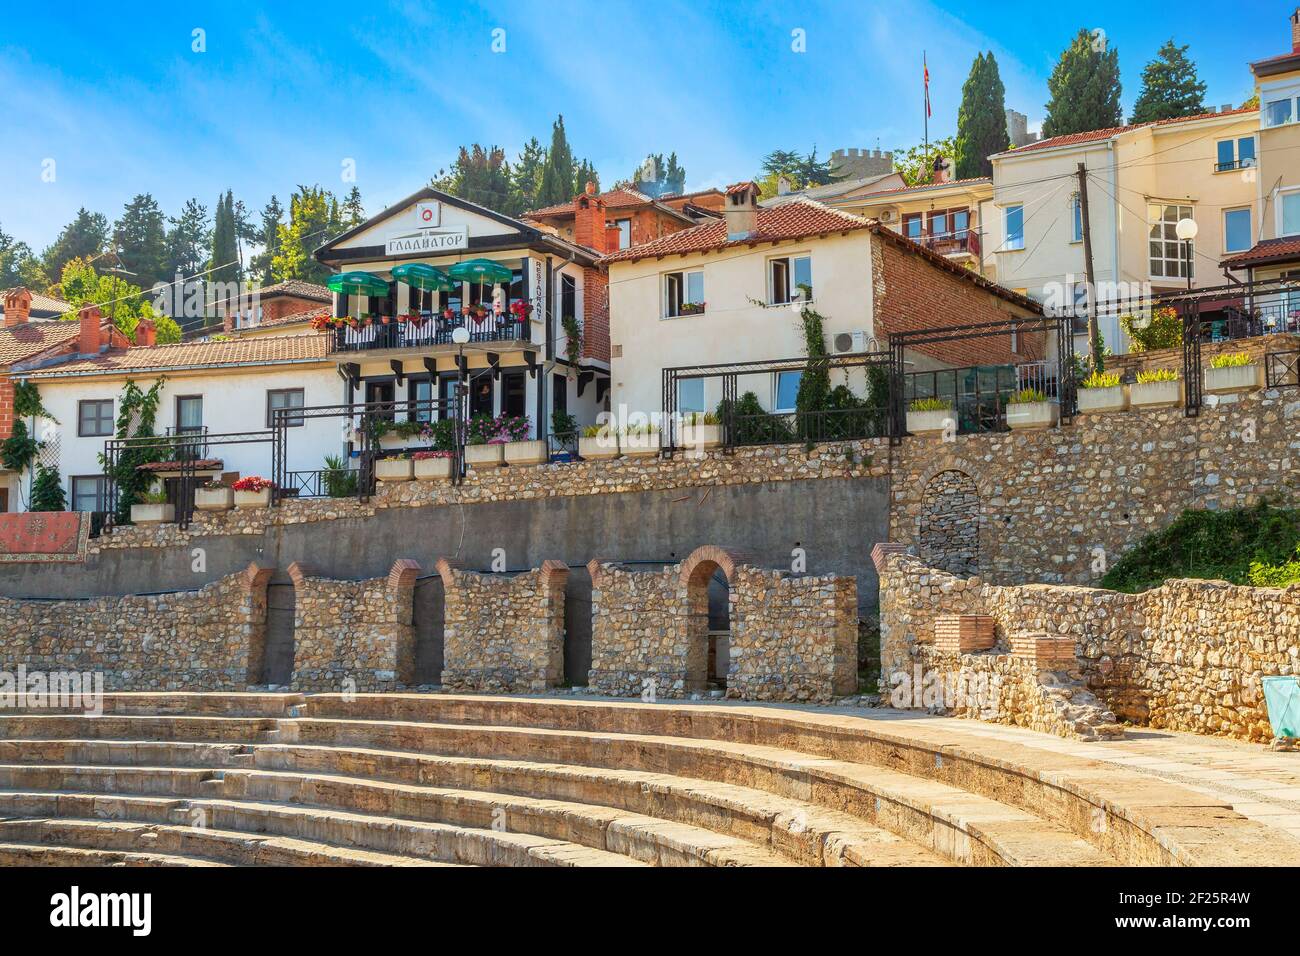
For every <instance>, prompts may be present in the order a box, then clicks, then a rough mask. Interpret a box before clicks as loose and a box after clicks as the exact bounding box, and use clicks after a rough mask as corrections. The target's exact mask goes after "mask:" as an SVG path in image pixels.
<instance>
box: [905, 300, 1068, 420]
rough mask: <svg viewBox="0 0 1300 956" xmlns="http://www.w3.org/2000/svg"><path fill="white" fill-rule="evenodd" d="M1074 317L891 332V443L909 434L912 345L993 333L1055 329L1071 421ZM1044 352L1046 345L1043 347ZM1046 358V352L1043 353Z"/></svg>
mask: <svg viewBox="0 0 1300 956" xmlns="http://www.w3.org/2000/svg"><path fill="white" fill-rule="evenodd" d="M1073 321H1074V320H1073V318H1072V317H1071V316H1068V315H1061V316H1029V317H1008V318H1005V319H997V320H995V321H991V322H969V323H966V324H963V325H951V326H940V327H936V328H929V329H911V330H908V331H905V332H891V333H890V334H889V379H890V385H889V392H890V399H891V401H890V409H891V413H892V414H891V420H890V425H891V427H890V444H894V445H897V444H899V443H900V442H901V441H902V438H903V436H904V435H905V434H907V409H906V408H905V407H904V405H903V396H904V390H905V389H904V376H905V375H906V369H905V362H906V354H907V350H908V349H909V348H915V347H916V346H918V345H938V344H943V343H946V342H962V341H966V340H969V339H984V338H992V337H994V336H1002V335H1005V336H1008V337H1010V336H1011V335H1013V334H1014V335H1025V334H1032V333H1034V332H1043V333H1045V334H1046V333H1050V332H1053V331H1055V333H1056V375H1057V378H1056V381H1057V401H1058V402H1059V403H1060V421H1061V423H1062V424H1069V423H1070V422H1071V421H1073V419H1074V416H1075V414H1076V412H1077V405H1076V403H1077V400H1078V393H1077V383H1076V382H1075V381H1074V331H1073ZM1044 352H1046V349H1045V348H1044ZM1043 358H1044V359H1046V355H1044V356H1043Z"/></svg>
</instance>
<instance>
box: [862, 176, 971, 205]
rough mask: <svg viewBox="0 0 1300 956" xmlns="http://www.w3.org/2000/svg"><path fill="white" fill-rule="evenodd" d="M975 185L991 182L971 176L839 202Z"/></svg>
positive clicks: (903, 187)
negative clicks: (921, 190) (920, 190)
mask: <svg viewBox="0 0 1300 956" xmlns="http://www.w3.org/2000/svg"><path fill="white" fill-rule="evenodd" d="M976 183H988V184H989V185H990V186H992V185H993V180H992V179H990V178H989V177H988V176H971V177H969V178H967V179H951V180H949V181H948V182H946V183H921V184H919V185H916V186H899V187H896V188H894V189H882V190H880V191H879V192H873V193H864V194H863V195H861V196H853V197H851V198H849V199H844V200H841V202H845V203H859V202H865V201H867V200H871V199H874V198H876V197H877V196H892V195H894V194H896V193H910V192H915V191H916V190H918V189H943V188H944V187H946V186H972V185H974V184H976Z"/></svg>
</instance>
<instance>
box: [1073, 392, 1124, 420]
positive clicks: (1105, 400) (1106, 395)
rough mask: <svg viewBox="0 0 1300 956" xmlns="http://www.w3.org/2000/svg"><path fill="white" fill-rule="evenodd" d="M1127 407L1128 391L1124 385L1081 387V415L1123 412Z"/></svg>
mask: <svg viewBox="0 0 1300 956" xmlns="http://www.w3.org/2000/svg"><path fill="white" fill-rule="evenodd" d="M1126 408H1128V393H1127V392H1126V391H1125V390H1124V386H1123V385H1107V386H1106V387H1105V388H1081V389H1079V414H1080V415H1099V414H1101V413H1103V412H1122V411H1124V409H1126Z"/></svg>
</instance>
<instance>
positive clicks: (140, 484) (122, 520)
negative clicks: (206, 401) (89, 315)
mask: <svg viewBox="0 0 1300 956" xmlns="http://www.w3.org/2000/svg"><path fill="white" fill-rule="evenodd" d="M163 381H164V380H163V379H162V378H159V379H157V380H156V381H155V382H154V383H153V385H151V386H150V387H149V388H148V389H147V390H146V389H142V388H140V386H139V385H137V384H136V383H135V382H134V381H132V380H131V379H127V382H126V385H124V386H123V387H122V397H121V398H120V399H119V400H118V411H117V422H116V433H115V437H116V438H119V439H121V438H152V437H154V435H155V432H154V426H155V425H156V423H157V421H158V405H159V403H160V401H161V397H162V386H163ZM141 444H142V445H143V446H144V447H141V448H129V447H128V448H124V449H122V451H121V452H120V453H119V454H118V456H117V462H116V463H110V462H109V460H108V456H107V455H105V454H103V453H101V454H100V456H99V463H100V465H101V466H103V469H104V475H105V477H107V478H108V480H109V481H111V482H112V483H113V484H114V485H115V486H116V488H117V510H116V512H115V513H114V520H115V521H116V522H117V523H118V524H130V523H131V506H132V505H135V504H139V503H140V502H142V501H143V500H144V496H145V494H146V493H147V492H148V490H149V486H150V485H152V484H153V481H154V477H153V475H151V474H149V473H148V472H144V471H140V466H141V465H144V464H148V463H149V462H151V461H157V460H158V457H159V455H158V452H159V449H158V447H157V446H156V445H153V444H152V443H149V442H142V443H141Z"/></svg>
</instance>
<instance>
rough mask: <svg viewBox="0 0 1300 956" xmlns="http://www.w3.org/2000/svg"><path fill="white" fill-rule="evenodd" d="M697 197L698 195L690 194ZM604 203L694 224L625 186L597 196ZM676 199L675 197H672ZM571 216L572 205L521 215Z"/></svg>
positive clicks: (533, 217)
mask: <svg viewBox="0 0 1300 956" xmlns="http://www.w3.org/2000/svg"><path fill="white" fill-rule="evenodd" d="M692 195H698V194H692ZM597 198H598V199H600V200H601V201H602V202H604V203H605V208H606V209H607V210H615V209H636V208H638V207H641V206H651V207H653V208H655V209H657V210H658V211H659V212H661V213H663V214H664V215H665V216H669V217H671V218H673V219H680V220H682V221H683V222H690V223H693V222H695V220H694V219H692V218H691V217H690V216H688V215H686V213H684V212H682V211H681V210H679V209H674V208H673V207H672V206H669V205H667V204H666V203H664V202H663V201H662V199H656V198H655V197H653V196H647V195H646V194H645V193H643V192H640V191H638V190H635V189H630V188H628V187H626V186H616V187H615V188H613V189H611V190H609V191H608V192H603V193H600V194H599V195H598V196H597ZM674 198H676V197H674ZM572 215H573V203H572V202H566V203H556V204H555V205H553V206H543V207H542V208H541V209H534V210H533V211H532V212H526V213H524V214H523V218H525V219H564V218H567V217H569V216H572Z"/></svg>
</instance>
